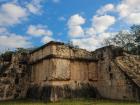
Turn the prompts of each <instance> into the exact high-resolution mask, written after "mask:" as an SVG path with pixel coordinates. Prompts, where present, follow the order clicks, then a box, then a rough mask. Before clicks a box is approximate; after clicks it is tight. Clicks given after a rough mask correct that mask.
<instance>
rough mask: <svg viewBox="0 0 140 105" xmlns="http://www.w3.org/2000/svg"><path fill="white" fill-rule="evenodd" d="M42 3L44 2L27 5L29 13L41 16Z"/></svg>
mask: <svg viewBox="0 0 140 105" xmlns="http://www.w3.org/2000/svg"><path fill="white" fill-rule="evenodd" d="M42 2H44V0H32V1H31V2H30V3H27V5H26V7H27V9H28V11H29V12H31V13H33V14H41V13H42V10H41V8H42V5H41V3H42Z"/></svg>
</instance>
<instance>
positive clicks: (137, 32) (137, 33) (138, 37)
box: [130, 25, 140, 54]
mask: <svg viewBox="0 0 140 105" xmlns="http://www.w3.org/2000/svg"><path fill="white" fill-rule="evenodd" d="M130 28H131V33H132V34H133V37H134V38H135V43H136V46H137V50H136V53H137V54H140V25H133V26H131V27H130Z"/></svg>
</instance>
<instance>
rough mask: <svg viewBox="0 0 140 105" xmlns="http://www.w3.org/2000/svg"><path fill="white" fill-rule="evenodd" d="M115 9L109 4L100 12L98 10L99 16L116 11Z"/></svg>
mask: <svg viewBox="0 0 140 105" xmlns="http://www.w3.org/2000/svg"><path fill="white" fill-rule="evenodd" d="M114 9H115V7H114V5H113V4H107V5H105V6H103V7H102V8H100V9H99V10H97V14H99V15H104V14H106V13H107V12H110V11H114Z"/></svg>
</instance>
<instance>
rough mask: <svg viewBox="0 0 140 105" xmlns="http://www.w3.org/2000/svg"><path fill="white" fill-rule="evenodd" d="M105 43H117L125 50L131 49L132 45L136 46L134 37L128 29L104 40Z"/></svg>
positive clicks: (116, 44)
mask: <svg viewBox="0 0 140 105" xmlns="http://www.w3.org/2000/svg"><path fill="white" fill-rule="evenodd" d="M104 43H105V45H115V46H119V47H122V48H123V49H125V50H128V49H130V47H132V46H135V44H134V37H133V36H132V35H131V33H130V32H128V31H124V30H123V31H120V32H118V33H117V34H116V35H115V36H114V37H112V38H107V39H105V40H104Z"/></svg>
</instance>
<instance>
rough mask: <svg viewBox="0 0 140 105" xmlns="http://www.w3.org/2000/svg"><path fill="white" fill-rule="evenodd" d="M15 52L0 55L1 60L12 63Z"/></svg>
mask: <svg viewBox="0 0 140 105" xmlns="http://www.w3.org/2000/svg"><path fill="white" fill-rule="evenodd" d="M13 53H14V52H13V51H6V52H5V53H3V54H1V55H0V58H1V59H3V60H4V61H11V58H12V54H13Z"/></svg>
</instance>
